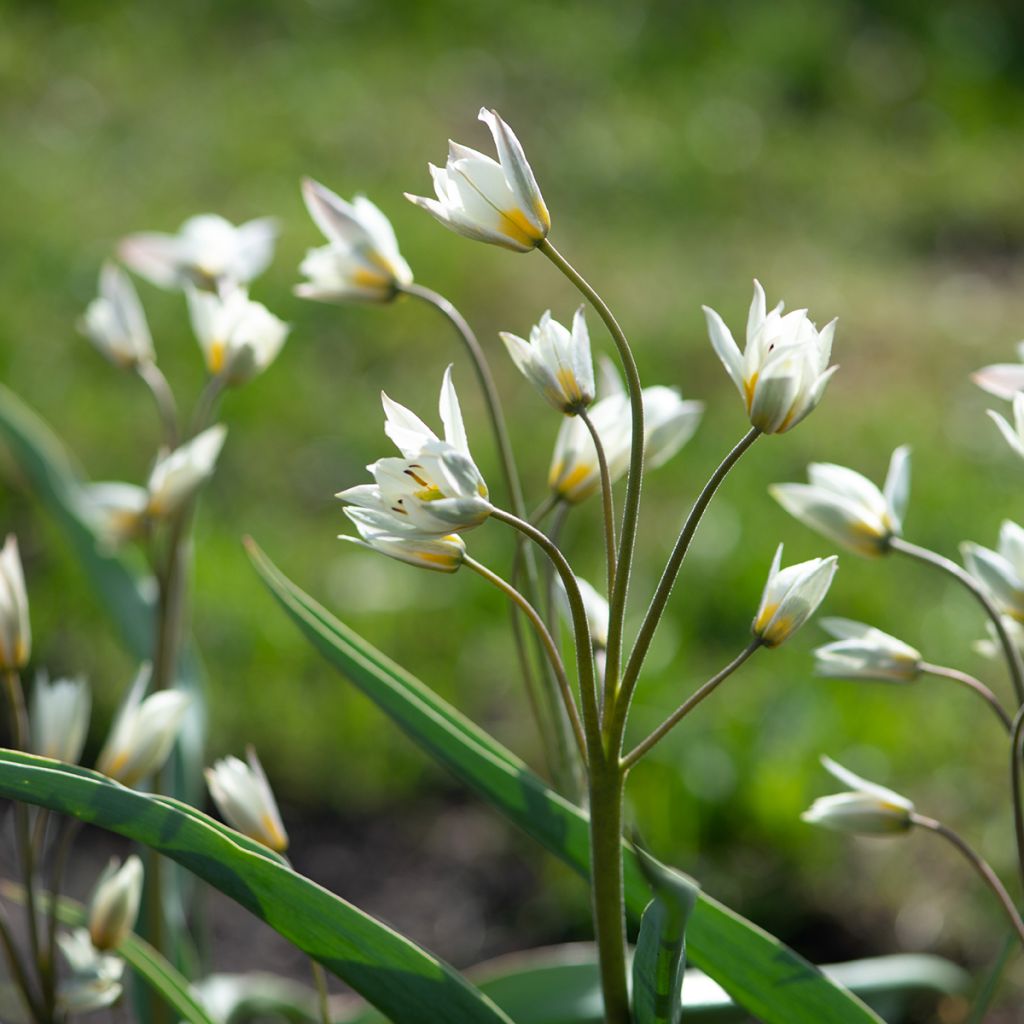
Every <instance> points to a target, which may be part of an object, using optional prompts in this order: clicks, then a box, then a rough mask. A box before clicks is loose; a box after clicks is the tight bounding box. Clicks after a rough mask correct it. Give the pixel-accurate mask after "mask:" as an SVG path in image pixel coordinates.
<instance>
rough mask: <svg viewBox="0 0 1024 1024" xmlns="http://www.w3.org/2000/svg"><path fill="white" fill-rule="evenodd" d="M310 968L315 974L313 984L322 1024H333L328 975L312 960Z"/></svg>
mask: <svg viewBox="0 0 1024 1024" xmlns="http://www.w3.org/2000/svg"><path fill="white" fill-rule="evenodd" d="M309 966H310V968H311V969H312V972H313V984H314V985H316V1000H317V1010H318V1011H319V1014H320V1024H331V1001H330V994H329V993H328V991H327V975H326V973H325V972H324V969H323V968H322V967H321V966H320V964H318V963H317V962H316V960H313V959H310V961H309Z"/></svg>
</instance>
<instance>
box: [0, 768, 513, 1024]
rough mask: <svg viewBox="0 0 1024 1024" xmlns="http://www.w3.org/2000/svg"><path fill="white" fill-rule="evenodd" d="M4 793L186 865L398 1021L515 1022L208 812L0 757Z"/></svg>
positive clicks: (92, 775) (421, 952) (94, 776)
mask: <svg viewBox="0 0 1024 1024" xmlns="http://www.w3.org/2000/svg"><path fill="white" fill-rule="evenodd" d="M0 796H2V797H7V798H9V799H12V800H22V801H24V802H26V803H32V804H37V805H39V806H41V807H48V808H50V809H51V810H54V811H58V812H60V813H62V814H70V815H73V816H74V817H76V818H78V819H79V820H81V821H85V822H89V823H90V824H93V825H97V826H99V827H100V828H105V829H108V830H110V831H111V832H117V833H118V834H119V835H123V836H126V837H127V838H129V839H133V840H135V841H136V842H139V843H142V844H143V845H145V846H148V847H151V848H152V849H153V850H156V851H157V852H158V853H162V854H163V855H164V856H166V857H170V858H171V859H172V860H175V861H177V862H178V863H179V864H181V865H182V866H183V867H185V868H187V869H188V870H189V871H191V872H193V873H194V874H195V875H197V876H199V877H200V878H202V879H203V880H205V881H206V882H209V883H210V885H212V886H214V887H215V888H217V889H219V890H220V891H221V892H223V893H225V894H226V895H228V896H230V897H231V898H232V899H234V900H236V901H237V902H238V903H240V904H241V905H242V906H243V907H245V908H246V909H248V910H249V911H251V912H252V913H253V914H255V915H256V916H257V917H259V918H261V919H262V920H263V921H266V923H267V924H269V925H270V926H271V927H272V928H273V929H274V930H275V931H277V932H279V933H280V934H281V935H282V936H284V938H286V939H288V941H289V942H292V943H294V945H295V946H297V947H298V948H299V949H300V950H302V951H303V952H304V953H306V954H307V955H308V956H310V957H312V958H313V959H314V960H317V961H318V962H319V963H321V964H323V966H324V967H325V968H327V970H329V971H331V972H332V973H333V974H335V975H336V976H337V977H338V978H340V979H341V980H342V981H345V982H347V983H348V984H349V985H351V986H352V988H353V989H355V990H356V991H357V992H359V993H360V994H361V995H362V996H363V998H364V999H366V1000H367V1002H369V1003H370V1004H371V1005H372V1006H375V1007H376V1008H377V1009H378V1010H379V1011H380V1012H381V1013H382V1014H384V1015H385V1016H386V1017H388V1018H389V1019H390V1020H392V1021H394V1022H395V1024H436V1022H437V1021H438V1020H444V1021H445V1022H447V1024H511V1022H510V1020H509V1018H508V1017H507V1016H505V1014H504V1013H503V1012H502V1011H501V1010H499V1009H498V1008H497V1007H496V1006H495V1005H494V1003H492V1002H491V1001H490V1000H489V999H488V998H487V997H485V996H483V995H482V994H481V993H480V992H479V991H478V990H477V989H476V988H474V987H473V986H472V985H470V984H469V982H467V981H466V979H465V978H464V977H463V976H462V975H461V974H459V973H458V972H457V971H455V970H454V969H452V968H451V967H449V966H448V965H447V964H445V963H444V962H443V961H441V960H439V959H438V958H437V957H435V956H434V955H433V954H431V953H429V952H427V951H426V950H425V949H423V948H421V947H420V946H417V945H416V944H415V943H413V942H411V941H409V940H408V939H406V938H404V937H403V936H401V935H399V934H398V933H397V932H395V931H393V930H392V929H391V928H388V927H387V926H386V925H384V924H381V923H380V922H379V921H377V920H375V919H374V918H372V917H370V916H369V915H368V914H365V913H363V912H362V911H361V910H359V909H358V908H357V907H355V906H353V905H352V904H351V903H347V902H346V901H345V900H343V899H341V898H340V897H338V896H335V895H334V894H333V893H330V892H328V891H327V890H326V889H323V888H322V887H321V886H319V885H317V884H316V883H315V882H312V881H310V880H309V879H308V878H303V877H302V876H301V875H299V874H297V873H296V872H295V871H293V870H292V869H291V868H290V867H289V866H288V865H287V864H286V863H284V862H283V861H282V860H281V859H280V858H278V857H275V856H274V855H273V854H270V853H269V851H268V852H267V853H265V854H264V853H262V852H257V851H256V850H254V849H253V848H252V844H251V842H250V841H248V840H247V841H242V839H241V837H239V836H237V834H236V833H234V832H232V831H231V830H230V829H228V828H226V827H225V826H223V825H220V824H218V823H216V822H214V821H213V820H212V819H210V818H207V817H206V816H205V815H204V814H202V813H201V812H199V811H196V810H194V809H193V810H191V811H190V812H189V813H186V812H185V811H184V810H182V809H181V808H180V807H179V806H177V805H175V804H174V803H173V802H171V801H168V800H166V799H163V798H160V797H154V796H150V795H148V794H145V793H138V792H136V791H135V790H131V789H126V788H125V787H124V786H121V785H119V784H117V783H116V782H111V781H110V780H109V779H107V778H106V777H104V776H103V775H100V774H98V773H97V772H91V771H88V770H87V769H84V768H72V767H69V766H67V765H64V764H61V763H60V762H58V761H51V760H49V759H48V758H43V757H36V756H35V755H32V754H25V753H22V752H21V751H14V750H0Z"/></svg>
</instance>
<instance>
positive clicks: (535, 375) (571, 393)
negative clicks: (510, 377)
mask: <svg viewBox="0 0 1024 1024" xmlns="http://www.w3.org/2000/svg"><path fill="white" fill-rule="evenodd" d="M500 337H501V340H502V341H503V342H505V347H506V348H507V349H508V354H509V355H510V356H511V357H512V361H513V362H514V363H515V364H516V367H517V368H518V370H519V372H520V373H521V374H522V375H523V376H524V377H525V378H526V379H527V380H528V381H529V382H530V383H531V384H533V386H534V387H535V388H536V389H537V390H538V391H539V392H540V393H541V394H542V395H543V396H544V398H546V399H547V401H548V402H549V403H550V404H551V405H553V406H554V407H555V408H556V409H557V410H558V411H559V412H564V413H565V414H566V415H568V416H575V415H576V414H577V413H579V412H580V411H581V410H583V409H586V408H587V406H589V405H590V403H591V402H593V400H594V391H595V385H594V363H593V360H592V359H591V358H590V334H589V332H588V331H587V321H586V319H585V318H584V315H583V307H582V306H580V307H579V309H577V310H576V313H575V315H574V316H573V318H572V330H571V331H570V330H568V329H567V328H565V327H563V326H562V325H561V324H560V323H559V322H558V321H557V320H553V319H552V318H551V310H548V311H547V312H546V313H545V314H544V315H543V316H542V317H541V318H540V322H539V323H537V324H535V325H534V326H533V327H532V328H531V329H530V340H529V341H526V340H525V339H524V338H520V337H519V336H518V335H516V334H510V333H508V332H507V331H502V332H501V335H500Z"/></svg>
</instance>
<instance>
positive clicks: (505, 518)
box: [491, 508, 603, 763]
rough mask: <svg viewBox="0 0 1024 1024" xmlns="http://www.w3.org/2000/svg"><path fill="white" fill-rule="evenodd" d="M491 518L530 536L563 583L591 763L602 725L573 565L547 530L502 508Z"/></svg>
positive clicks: (597, 751)
mask: <svg viewBox="0 0 1024 1024" xmlns="http://www.w3.org/2000/svg"><path fill="white" fill-rule="evenodd" d="M491 518H492V519H497V520H498V521H499V522H502V523H507V524H508V525H509V526H512V527H514V528H515V529H517V530H518V531H519V532H520V533H522V534H523V535H524V536H526V537H528V538H529V539H530V540H532V541H533V542H534V543H535V544H536V545H537V546H538V547H539V548H540V549H541V550H542V551H543V552H544V553H545V554H546V555H547V556H548V558H549V559H551V562H552V564H553V565H554V567H555V569H556V570H557V572H558V575H559V576H560V577H561V579H562V583H563V585H564V586H565V593H566V596H567V597H568V599H569V609H570V611H571V613H572V624H573V633H574V634H575V641H576V666H577V671H578V673H579V682H580V701H581V703H582V705H583V725H584V735H585V737H586V751H587V756H588V759H589V761H590V762H591V763H593V762H594V760H595V759H597V758H599V757H600V756H601V755H602V753H603V751H602V747H601V727H600V723H599V721H598V714H597V687H596V684H595V677H594V654H593V648H592V645H591V643H590V625H589V623H588V622H587V612H586V607H585V605H584V604H583V597H582V595H581V594H580V588H579V584H578V583H577V581H576V575H575V574H574V573H573V571H572V567H571V566H570V565H569V563H568V562H567V561H566V560H565V555H563V554H562V552H561V551H560V550H559V549H558V546H557V545H556V544H553V543H552V542H551V540H550V539H549V538H548V536H547V535H546V534H544V533H543V532H541V531H540V530H538V529H537V528H536V527H535V526H532V525H531V524H530V523H528V522H526V521H525V520H523V519H520V518H519V517H518V516H514V515H512V513H511V512H506V511H504V509H499V508H495V509H494V510H493V511H492V512H491Z"/></svg>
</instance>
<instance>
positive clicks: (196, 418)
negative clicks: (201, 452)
mask: <svg viewBox="0 0 1024 1024" xmlns="http://www.w3.org/2000/svg"><path fill="white" fill-rule="evenodd" d="M226 386H227V382H226V381H225V380H224V378H223V377H222V376H221V375H220V374H217V375H216V376H213V377H210V379H209V380H208V381H207V382H206V386H205V387H204V388H203V391H202V394H200V396H199V401H198V402H197V403H196V411H195V413H194V414H193V416H192V426H191V429H190V430H189V437H195V436H196V435H197V434H201V433H202V432H203V431H204V430H205V429H206V428H207V427H208V426H210V423H211V421H212V419H213V415H214V413H215V412H216V411H217V403H218V401H219V400H220V396H221V395H222V394H223V393H224V388H225V387H226Z"/></svg>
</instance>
